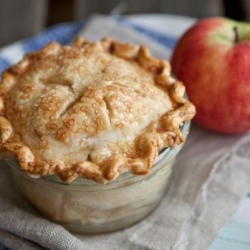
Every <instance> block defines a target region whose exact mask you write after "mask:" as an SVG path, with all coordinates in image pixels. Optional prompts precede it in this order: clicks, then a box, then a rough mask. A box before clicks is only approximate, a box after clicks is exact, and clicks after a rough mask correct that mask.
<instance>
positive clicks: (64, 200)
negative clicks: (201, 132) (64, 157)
mask: <svg viewBox="0 0 250 250" xmlns="http://www.w3.org/2000/svg"><path fill="white" fill-rule="evenodd" d="M189 126H190V123H189V122H186V123H185V124H184V125H183V127H182V133H183V135H184V138H185V139H186V137H187V134H188V131H189ZM182 146H183V144H181V145H179V146H177V147H175V148H173V149H169V148H168V149H165V150H164V151H163V152H161V153H160V154H159V156H158V158H157V160H156V162H155V164H154V165H153V167H152V168H151V170H150V172H149V173H148V174H147V175H133V174H131V173H129V172H125V173H122V174H120V176H118V177H117V178H116V179H115V180H113V181H111V182H109V183H108V184H106V185H103V184H98V183H95V182H94V181H89V180H86V179H83V178H78V179H76V180H74V181H73V182H72V183H70V184H65V183H63V182H62V181H61V180H60V179H59V177H57V176H54V175H51V176H41V177H40V178H33V177H31V176H29V175H27V174H26V173H25V172H24V171H23V170H22V169H21V168H20V167H19V165H18V163H17V162H14V161H11V160H8V161H7V162H8V164H9V165H10V166H11V169H12V172H13V174H14V177H15V179H16V181H17V183H18V185H19V186H20V188H21V191H22V192H23V194H24V195H25V197H26V198H27V199H28V200H29V201H30V203H31V204H32V205H33V206H34V207H35V208H36V209H37V210H38V211H39V212H40V213H41V214H43V215H44V216H45V217H47V218H48V219H49V220H51V221H54V222H56V223H58V224H60V225H62V226H64V227H65V228H66V229H67V230H69V231H70V232H73V233H102V232H109V231H114V230H118V229H122V228H125V227H128V226H130V225H132V224H134V223H136V222H138V221H140V220H141V219H143V218H145V217H146V216H147V215H149V214H150V213H151V212H152V211H153V210H154V209H155V208H156V207H157V205H158V204H159V203H160V201H161V200H162V198H163V197H164V195H165V194H166V190H167V187H168V186H169V183H170V179H171V178H170V176H171V173H172V166H173V163H174V161H175V158H176V155H177V154H178V152H179V151H180V149H181V147H182Z"/></svg>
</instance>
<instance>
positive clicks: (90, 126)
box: [0, 38, 195, 183]
mask: <svg viewBox="0 0 250 250" xmlns="http://www.w3.org/2000/svg"><path fill="white" fill-rule="evenodd" d="M184 92H185V87H184V85H183V84H182V83H181V82H179V81H176V80H175V79H174V78H172V77H171V75H170V65H169V63H168V62H167V61H165V60H160V59H155V58H153V57H151V55H150V54H149V51H148V49H147V48H146V47H145V46H137V45H132V44H125V43H120V42H118V41H114V40H112V39H110V38H104V39H102V40H101V41H97V42H88V41H86V40H84V39H83V38H77V39H76V41H75V42H74V44H73V45H72V46H61V45H60V44H58V43H56V42H52V43H50V44H48V45H47V46H45V47H44V48H43V49H41V50H40V51H37V52H33V53H30V54H27V55H25V56H24V58H23V59H22V60H21V61H20V62H18V63H17V64H15V65H14V66H12V67H10V68H8V69H7V70H5V71H4V72H3V75H2V82H1V85H0V114H1V116H0V133H1V138H0V154H1V156H2V157H3V158H8V157H12V158H16V159H17V160H18V161H19V163H20V166H21V167H22V169H24V170H25V171H26V172H28V173H29V174H34V175H49V174H57V175H59V176H60V177H61V179H62V180H63V181H65V182H71V181H72V180H74V179H75V178H77V177H84V178H87V179H91V180H94V181H97V182H102V183H105V182H107V181H109V180H112V179H114V178H116V177H117V176H118V175H119V173H120V172H123V171H126V170H129V171H131V172H132V173H134V174H147V173H148V171H149V170H150V168H151V166H152V165H153V163H154V161H155V159H156V157H157V156H158V153H159V151H160V150H161V149H163V148H165V147H174V146H176V145H178V144H180V143H182V142H183V140H184V139H183V136H182V133H181V131H180V129H179V128H180V126H181V125H182V124H183V122H185V121H189V120H190V119H192V118H193V116H194V115H195V107H194V106H193V105H192V104H191V103H190V102H189V101H188V100H187V99H185V98H184V97H183V96H184Z"/></svg>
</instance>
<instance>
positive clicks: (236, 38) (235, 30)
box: [233, 26, 240, 43]
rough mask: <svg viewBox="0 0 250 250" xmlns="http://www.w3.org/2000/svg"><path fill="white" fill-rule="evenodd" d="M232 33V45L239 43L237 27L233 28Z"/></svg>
mask: <svg viewBox="0 0 250 250" xmlns="http://www.w3.org/2000/svg"><path fill="white" fill-rule="evenodd" d="M233 31H234V43H238V42H239V41H240V36H239V30H238V27H237V26H234V27H233Z"/></svg>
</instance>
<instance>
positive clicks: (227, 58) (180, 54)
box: [171, 18, 250, 134]
mask: <svg viewBox="0 0 250 250" xmlns="http://www.w3.org/2000/svg"><path fill="white" fill-rule="evenodd" d="M235 27H236V29H237V32H238V38H237V39H238V41H236V40H237V39H236V40H235V35H236V34H235ZM171 64H172V71H173V74H174V75H175V76H176V77H177V78H178V79H179V80H181V81H182V82H183V83H184V85H185V86H186V91H187V94H188V97H189V99H190V101H191V102H192V103H193V104H194V105H195V106H196V109H197V114H196V116H195V118H194V122H196V123H197V124H199V125H201V126H203V127H205V128H207V129H210V130H213V131H216V132H220V133H225V134H238V133H244V132H247V131H248V130H250V24H246V23H241V22H236V21H233V20H230V19H226V18H207V19H202V20H199V21H197V22H196V23H195V24H194V25H193V26H192V27H191V28H190V29H188V30H187V31H186V32H185V33H184V35H183V36H182V37H181V38H180V40H179V41H178V42H177V44H176V47H175V49H174V51H173V54H172V57H171Z"/></svg>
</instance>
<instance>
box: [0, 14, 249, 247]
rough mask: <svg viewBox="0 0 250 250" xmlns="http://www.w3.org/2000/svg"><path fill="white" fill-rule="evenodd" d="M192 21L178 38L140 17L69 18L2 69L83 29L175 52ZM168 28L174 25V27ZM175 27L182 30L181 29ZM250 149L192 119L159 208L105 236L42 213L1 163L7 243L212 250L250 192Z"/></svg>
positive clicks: (13, 52) (3, 59) (11, 53)
mask: <svg viewBox="0 0 250 250" xmlns="http://www.w3.org/2000/svg"><path fill="white" fill-rule="evenodd" d="M192 21H193V20H191V19H190V20H188V19H187V20H186V22H184V24H183V26H182V28H183V30H181V31H180V32H179V34H177V36H171V35H169V34H167V33H159V32H156V31H155V30H151V29H149V28H147V27H146V26H140V25H138V23H137V22H134V21H133V19H129V18H128V19H126V18H123V19H114V18H110V17H106V16H94V17H93V18H92V19H90V21H89V22H88V23H87V24H86V25H85V27H84V28H83V29H82V23H74V24H63V25H59V26H56V27H52V28H51V29H49V30H47V31H45V32H44V33H43V34H40V35H38V36H36V37H34V38H31V39H29V40H25V41H22V42H20V43H17V44H14V45H11V46H8V47H7V48H3V49H2V50H0V69H3V68H4V67H6V66H8V65H9V64H10V63H13V62H15V61H16V60H18V59H20V57H21V56H22V54H23V53H24V52H27V51H31V50H33V49H38V48H40V47H41V46H42V45H44V44H45V43H46V42H48V41H49V40H58V41H59V42H61V43H63V44H65V43H69V42H70V41H71V40H72V39H73V38H74V37H75V36H76V35H77V34H81V35H84V37H86V38H88V39H91V40H92V39H94V40H95V39H98V38H100V37H102V36H111V37H113V38H116V39H120V40H124V41H128V42H136V43H144V44H146V45H147V46H149V48H150V49H151V51H152V53H153V54H154V55H155V56H159V57H164V58H169V56H170V53H171V49H172V48H173V46H174V41H176V39H178V35H180V34H181V32H183V31H184V30H185V28H187V27H188V26H189V25H190V24H191V23H192ZM173 29H174V27H173ZM168 30H170V31H171V27H170V29H168ZM170 33H171V32H170ZM173 33H175V34H176V30H174V31H173ZM249 148H250V134H246V135H244V136H223V135H219V134H215V133H212V132H209V131H206V130H203V129H202V128H200V127H198V126H196V125H194V124H192V126H191V130H190V134H189V136H188V139H187V141H186V143H185V145H184V147H183V149H182V150H181V152H180V153H179V155H178V157H177V161H176V163H175V166H174V175H173V180H172V182H171V185H170V188H169V191H168V193H167V194H166V196H165V197H164V199H163V201H162V203H161V204H160V205H159V207H158V208H157V209H156V210H155V211H154V212H153V213H152V214H151V215H150V216H148V217H147V218H146V219H144V220H143V221H141V222H140V223H138V224H136V225H134V226H132V227H129V228H127V229H124V230H120V231H117V232H113V233H107V234H99V235H98V234H97V235H73V234H71V233H69V232H68V231H66V230H65V229H64V228H63V227H61V226H59V225H56V224H55V223H52V222H49V221H48V220H47V219H45V218H43V217H42V216H41V215H40V214H38V213H37V212H36V211H35V210H34V209H33V208H32V207H31V206H30V205H29V204H28V203H27V202H26V200H25V199H24V197H23V196H22V194H21V193H20V192H19V190H18V187H17V186H16V185H15V181H14V180H13V178H12V175H11V173H10V170H9V167H8V166H7V165H6V164H5V163H4V162H3V161H1V162H0V168H1V174H0V242H1V243H2V244H3V245H4V246H6V247H8V248H10V249H13V250H15V249H18V250H22V249H25V250H29V249H32V250H33V249H34V250H36V249H39V250H40V249H52V250H57V249H58V250H61V249H62V250H66V249H77V250H99V249H103V250H119V249H122V250H123V249H124V250H130V249H133V250H165V249H166V250H168V249H172V250H182V249H183V250H184V249H188V250H190V249H191V250H196V249H197V250H201V249H202V250H203V249H208V248H209V246H210V245H211V243H212V241H213V239H214V238H215V237H216V235H217V234H218V232H219V230H220V229H221V228H222V227H223V225H224V224H225V223H226V222H227V221H228V220H229V219H230V218H231V216H232V214H233V213H234V211H235V209H236V208H237V206H238V204H239V202H240V201H241V199H242V198H243V197H244V196H245V195H246V194H247V193H248V192H249V191H250V182H249V177H250V150H249ZM0 249H1V248H0Z"/></svg>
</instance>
